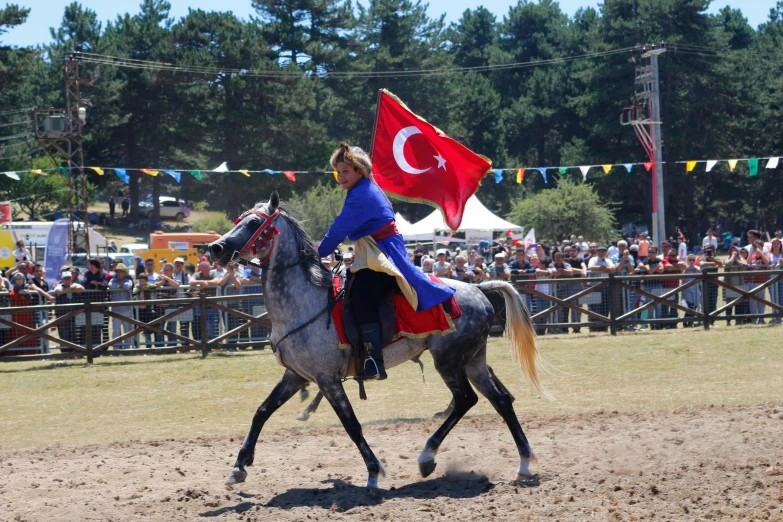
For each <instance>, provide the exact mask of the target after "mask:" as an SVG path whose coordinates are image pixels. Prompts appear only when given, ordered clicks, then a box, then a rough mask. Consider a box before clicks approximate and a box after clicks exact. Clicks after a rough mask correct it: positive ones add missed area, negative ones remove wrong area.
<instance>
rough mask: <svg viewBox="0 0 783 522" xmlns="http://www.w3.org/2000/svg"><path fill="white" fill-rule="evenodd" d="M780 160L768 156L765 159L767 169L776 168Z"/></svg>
mask: <svg viewBox="0 0 783 522" xmlns="http://www.w3.org/2000/svg"><path fill="white" fill-rule="evenodd" d="M779 161H780V158H769V160H767V168H768V169H776V168H778V162H779Z"/></svg>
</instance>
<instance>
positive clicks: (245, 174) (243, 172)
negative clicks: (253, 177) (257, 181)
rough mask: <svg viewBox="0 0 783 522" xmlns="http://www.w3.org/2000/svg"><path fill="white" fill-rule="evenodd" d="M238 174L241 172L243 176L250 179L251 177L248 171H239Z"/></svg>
mask: <svg viewBox="0 0 783 522" xmlns="http://www.w3.org/2000/svg"><path fill="white" fill-rule="evenodd" d="M237 172H239V173H240V174H242V175H243V176H247V177H248V178H249V177H250V173H249V172H248V171H246V170H238V171H237Z"/></svg>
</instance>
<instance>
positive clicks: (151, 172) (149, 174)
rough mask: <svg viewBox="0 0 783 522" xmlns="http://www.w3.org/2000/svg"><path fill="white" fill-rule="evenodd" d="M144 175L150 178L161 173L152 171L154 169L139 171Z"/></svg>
mask: <svg viewBox="0 0 783 522" xmlns="http://www.w3.org/2000/svg"><path fill="white" fill-rule="evenodd" d="M139 170H140V171H142V172H143V173H144V174H147V175H148V176H157V175H158V174H159V171H157V170H152V169H139Z"/></svg>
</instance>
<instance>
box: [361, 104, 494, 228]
mask: <svg viewBox="0 0 783 522" xmlns="http://www.w3.org/2000/svg"><path fill="white" fill-rule="evenodd" d="M491 166H492V162H491V161H489V160H488V159H486V158H484V157H482V156H479V155H478V154H476V153H474V152H472V151H471V150H469V149H468V148H466V147H465V146H463V145H462V144H460V143H457V142H456V141H454V140H453V139H451V138H449V137H448V136H446V135H445V134H443V132H442V131H441V130H440V129H437V128H436V127H434V126H432V125H430V124H429V123H427V122H426V121H425V120H424V119H422V118H421V117H419V116H417V115H416V114H414V113H412V112H411V111H410V110H409V109H408V108H407V107H406V106H405V105H403V104H402V102H400V101H399V100H398V99H397V98H396V97H393V95H390V93H388V92H387V91H385V90H382V91H380V95H379V99H378V116H377V119H376V120H375V141H374V142H373V148H372V173H373V176H374V177H375V181H376V182H377V183H378V185H379V186H380V187H381V188H382V189H383V190H384V192H386V193H387V194H389V195H390V196H391V197H398V198H399V199H402V200H405V201H413V202H417V203H426V204H428V205H432V206H434V207H437V208H439V209H440V210H441V212H443V218H444V220H445V221H446V224H447V225H448V226H449V228H451V229H452V230H457V229H458V228H459V225H460V223H461V222H462V214H463V212H464V210H465V203H466V202H467V201H468V199H469V198H470V196H472V195H473V194H475V193H476V190H478V186H479V182H480V181H481V179H482V178H483V177H484V176H485V175H486V174H487V172H488V171H489V170H490V167H491Z"/></svg>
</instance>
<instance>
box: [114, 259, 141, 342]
mask: <svg viewBox="0 0 783 522" xmlns="http://www.w3.org/2000/svg"><path fill="white" fill-rule="evenodd" d="M108 290H109V300H110V301H130V300H131V299H132V298H133V295H132V293H133V278H132V277H131V276H130V274H129V273H128V267H127V266H125V264H124V263H117V264H116V265H115V266H114V277H113V278H112V279H111V281H109V286H108ZM111 311H112V312H114V313H115V314H117V315H121V316H122V317H125V318H128V319H130V318H131V317H132V316H133V309H132V308H131V307H130V306H127V305H126V306H112V307H111ZM111 328H112V333H113V337H114V338H117V337H120V336H122V335H124V334H126V333H129V332H130V331H131V330H133V325H132V324H131V323H129V322H127V321H123V320H122V319H120V318H119V317H112V319H111ZM135 341H136V337H135V336H134V337H133V338H131V339H123V340H122V341H120V343H118V344H115V345H114V349H115V350H121V349H123V348H130V347H132V346H134V345H135Z"/></svg>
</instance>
